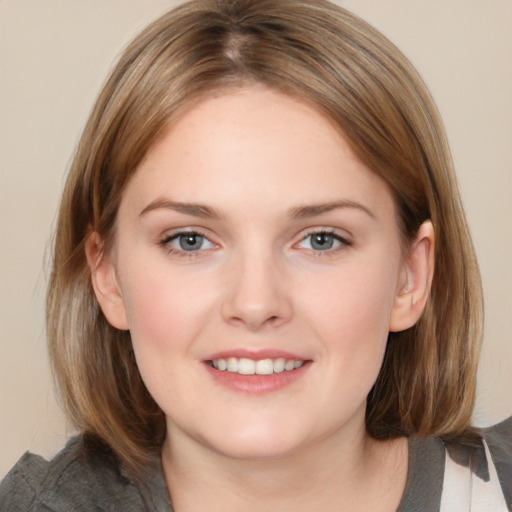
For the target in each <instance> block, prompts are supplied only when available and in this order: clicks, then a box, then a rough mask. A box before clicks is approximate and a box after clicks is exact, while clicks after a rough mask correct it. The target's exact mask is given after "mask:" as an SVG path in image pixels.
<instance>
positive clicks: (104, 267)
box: [85, 231, 129, 330]
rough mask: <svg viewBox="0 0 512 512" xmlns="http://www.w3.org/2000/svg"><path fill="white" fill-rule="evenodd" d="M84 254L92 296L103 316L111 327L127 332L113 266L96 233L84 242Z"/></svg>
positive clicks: (120, 295)
mask: <svg viewBox="0 0 512 512" xmlns="http://www.w3.org/2000/svg"><path fill="white" fill-rule="evenodd" d="M85 254H86V256H87V263H88V264H89V269H90V271H91V282H92V287H93V289H94V294H95V295H96V299H97V300H98V303H99V305H100V307H101V310H102V311H103V314H104V315H105V317H106V319H107V320H108V322H109V323H110V324H111V325H112V326H113V327H116V328H117V329H121V330H128V329H129V327H128V319H127V316H126V310H125V305H124V300H123V296H122V294H121V290H120V288H119V285H118V283H117V278H116V270H115V266H114V263H113V261H112V259H111V258H110V257H109V256H107V255H106V254H105V253H104V252H103V241H102V240H101V238H100V236H99V235H98V233H96V231H93V232H91V234H90V235H89V236H88V237H87V240H86V241H85Z"/></svg>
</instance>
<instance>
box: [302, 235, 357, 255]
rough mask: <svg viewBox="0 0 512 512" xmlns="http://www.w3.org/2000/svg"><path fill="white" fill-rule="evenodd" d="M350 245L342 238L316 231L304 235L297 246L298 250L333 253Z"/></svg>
mask: <svg viewBox="0 0 512 512" xmlns="http://www.w3.org/2000/svg"><path fill="white" fill-rule="evenodd" d="M349 245H350V243H349V242H348V241H347V240H346V239H345V238H343V237H341V236H339V235H337V234H335V233H332V232H329V231H317V232H314V233H309V234H308V235H306V236H305V237H304V238H303V239H302V240H301V241H300V243H299V244H298V247H299V248H300V249H309V250H313V251H324V252H325V251H335V250H337V249H339V248H341V247H343V246H349Z"/></svg>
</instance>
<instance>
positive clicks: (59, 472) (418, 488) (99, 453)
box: [0, 417, 512, 512]
mask: <svg viewBox="0 0 512 512" xmlns="http://www.w3.org/2000/svg"><path fill="white" fill-rule="evenodd" d="M483 438H484V439H485V443H484V442H483V441H478V442H476V443H475V442H473V443H471V444H469V443H467V444H465V443H463V442H455V441H454V442H451V443H445V442H443V441H441V440H440V439H437V438H428V439H419V438H416V437H412V438H410V441H409V446H410V455H409V473H408V478H407V484H406V488H405V491H404V495H403V497H402V501H401V504H400V506H399V508H398V512H416V511H420V510H421V511H422V512H439V511H442V507H441V502H442V496H443V482H444V476H445V464H446V461H447V460H448V461H449V463H450V464H452V462H453V463H454V464H455V466H456V467H459V468H468V471H470V472H471V474H472V476H473V477H474V478H475V479H478V480H479V481H481V482H482V483H483V484H484V485H487V483H489V484H490V483H492V482H491V480H492V478H495V479H496V474H497V480H498V482H499V484H497V486H496V487H493V491H492V492H493V493H496V492H498V493H499V492H500V491H496V489H500V488H501V492H502V493H503V503H504V507H505V508H504V510H509V511H512V417H511V418H509V419H508V420H505V421H504V422H502V423H500V424H499V425H496V426H494V427H491V428H488V429H484V430H483ZM485 444H486V446H487V448H488V452H489V453H490V454H491V457H492V459H491V460H489V458H488V456H487V452H486V448H485ZM447 454H448V458H447ZM494 468H495V470H494ZM493 475H494V476H493ZM472 487H473V486H472ZM500 499H501V498H500ZM90 510H94V511H97V512H101V511H105V512H106V511H109V512H112V511H117V510H119V511H122V512H135V511H137V512H141V511H146V512H155V511H157V512H172V507H171V504H170V500H169V495H168V492H167V487H166V485H165V481H164V477H163V472H162V467H161V464H160V462H159V461H155V463H154V466H153V468H152V471H151V478H149V479H148V483H147V486H140V485H136V484H135V483H133V482H131V481H130V480H129V479H128V477H127V476H126V475H125V474H124V473H123V471H122V469H121V467H120V465H119V463H118V461H117V459H116V458H115V457H114V456H113V455H112V454H111V453H110V452H109V451H108V450H104V449H103V450H101V449H96V450H93V451H91V450H86V449H84V444H83V442H82V438H81V437H74V438H73V439H71V440H70V441H69V442H68V444H67V445H66V447H65V448H64V449H63V450H62V451H61V452H60V453H59V454H58V455H57V456H56V457H55V458H54V459H52V460H51V461H50V462H47V461H46V460H44V459H43V458H42V457H40V456H38V455H33V454H30V453H26V454H25V455H23V457H21V459H20V460H19V461H18V463H17V464H16V465H15V466H14V468H13V469H12V470H11V471H10V472H9V474H8V475H7V476H6V477H5V479H4V480H3V481H2V483H1V484H0V511H1V512H28V511H30V512H50V511H51V512H78V511H90ZM482 510H483V509H482ZM489 510H490V509H489ZM492 512H494V510H493V511H492Z"/></svg>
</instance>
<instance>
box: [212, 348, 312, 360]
mask: <svg viewBox="0 0 512 512" xmlns="http://www.w3.org/2000/svg"><path fill="white" fill-rule="evenodd" d="M229 357H236V358H237V359H241V358H245V359H253V360H254V361H259V360H261V359H279V358H283V359H287V360H293V361H307V360H308V358H305V357H303V356H300V355H298V354H294V353H292V352H287V351H284V350H278V349H259V350H250V349H245V348H236V349H231V350H223V351H221V352H216V353H215V354H212V355H211V356H209V357H208V358H207V359H206V360H207V361H214V360H216V359H228V358H229Z"/></svg>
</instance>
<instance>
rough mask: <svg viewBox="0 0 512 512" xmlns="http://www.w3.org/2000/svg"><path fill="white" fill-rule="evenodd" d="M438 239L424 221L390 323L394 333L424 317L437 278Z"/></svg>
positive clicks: (405, 262) (408, 259) (395, 301)
mask: <svg viewBox="0 0 512 512" xmlns="http://www.w3.org/2000/svg"><path fill="white" fill-rule="evenodd" d="M434 249H435V235H434V228H433V226H432V222H430V221H429V220H428V221H425V222H424V223H423V224H422V225H421V226H420V228H419V230H418V234H417V236H416V239H415V240H414V242H413V243H412V244H411V247H410V249H409V252H408V254H407V255H406V257H405V259H404V262H403V268H402V273H401V278H400V282H399V286H398V289H397V293H396V295H395V300H394V303H393V310H392V312H391V318H390V323H389V330H390V331H392V332H398V331H403V330H405V329H408V328H409V327H412V326H413V325H414V324H415V323H416V322H417V321H418V320H419V318H420V317H421V314H422V313H423V310H424V308H425V304H426V303H427V299H428V297H429V294H430V288H431V285H432V278H433V276H434Z"/></svg>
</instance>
